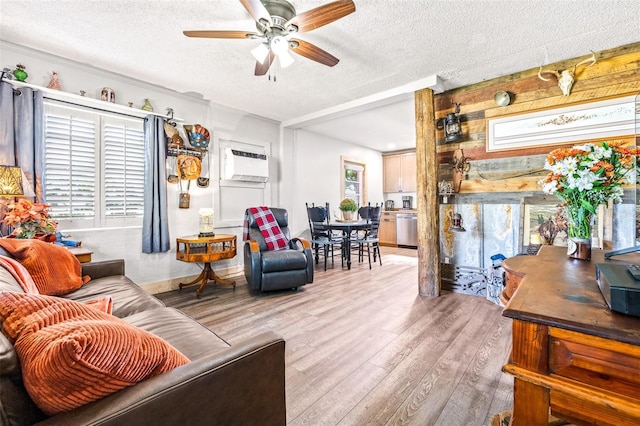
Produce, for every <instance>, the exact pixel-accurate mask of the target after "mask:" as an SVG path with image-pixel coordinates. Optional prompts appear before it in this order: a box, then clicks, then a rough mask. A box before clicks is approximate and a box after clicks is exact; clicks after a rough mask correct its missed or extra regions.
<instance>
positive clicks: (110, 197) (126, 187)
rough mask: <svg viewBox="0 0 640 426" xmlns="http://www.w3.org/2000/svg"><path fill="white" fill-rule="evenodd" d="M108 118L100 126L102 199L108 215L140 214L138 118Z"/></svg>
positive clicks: (141, 139)
mask: <svg viewBox="0 0 640 426" xmlns="http://www.w3.org/2000/svg"><path fill="white" fill-rule="evenodd" d="M121 121H122V122H121V123H117V122H115V120H111V121H110V122H107V123H106V124H105V125H104V127H103V141H104V201H105V214H106V216H107V218H109V217H124V216H142V212H143V208H144V193H143V190H144V175H143V172H144V134H143V131H142V125H141V123H139V122H129V121H124V120H121Z"/></svg>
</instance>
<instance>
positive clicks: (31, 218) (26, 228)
mask: <svg viewBox="0 0 640 426" xmlns="http://www.w3.org/2000/svg"><path fill="white" fill-rule="evenodd" d="M2 222H4V223H5V224H6V225H8V226H11V227H13V228H15V229H16V230H15V232H14V235H15V237H16V238H34V237H36V235H38V234H44V235H48V234H54V233H55V232H56V226H57V223H56V222H55V221H53V220H52V219H51V217H50V216H49V205H48V204H44V203H34V202H32V201H29V200H26V199H24V198H21V199H19V200H18V201H16V202H13V203H11V204H9V205H8V206H7V211H6V212H5V215H4V218H3V219H2Z"/></svg>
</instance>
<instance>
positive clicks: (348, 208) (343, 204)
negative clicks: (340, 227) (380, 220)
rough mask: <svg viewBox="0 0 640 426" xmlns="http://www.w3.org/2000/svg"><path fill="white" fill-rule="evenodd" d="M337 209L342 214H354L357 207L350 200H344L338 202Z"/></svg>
mask: <svg viewBox="0 0 640 426" xmlns="http://www.w3.org/2000/svg"><path fill="white" fill-rule="evenodd" d="M339 209H340V210H341V211H343V212H355V211H357V210H358V205H357V204H356V202H355V201H353V200H352V199H351V198H345V199H344V200H342V201H340V207H339Z"/></svg>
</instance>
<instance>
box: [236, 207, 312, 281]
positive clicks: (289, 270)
mask: <svg viewBox="0 0 640 426" xmlns="http://www.w3.org/2000/svg"><path fill="white" fill-rule="evenodd" d="M271 212H272V213H273V216H274V217H275V219H276V222H278V225H279V226H280V229H281V230H282V233H283V234H284V235H285V237H287V239H288V240H289V248H287V249H284V250H268V249H267V243H266V242H265V240H264V237H263V236H262V233H261V232H260V229H259V228H258V224H257V223H256V220H255V218H253V216H250V218H249V240H247V241H246V242H245V244H244V276H245V277H246V279H247V283H248V284H249V288H250V289H252V290H258V291H273V290H284V289H297V288H298V287H300V286H303V285H305V284H309V283H312V282H313V254H312V252H311V243H310V242H309V240H307V239H305V238H291V235H290V233H289V218H288V213H287V211H286V210H285V209H280V208H276V207H271Z"/></svg>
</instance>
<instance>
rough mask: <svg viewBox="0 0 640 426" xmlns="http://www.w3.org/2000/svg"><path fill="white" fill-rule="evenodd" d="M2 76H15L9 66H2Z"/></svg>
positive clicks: (9, 78) (10, 78) (10, 77)
mask: <svg viewBox="0 0 640 426" xmlns="http://www.w3.org/2000/svg"><path fill="white" fill-rule="evenodd" d="M2 78H6V79H7V80H13V79H14V78H15V76H14V75H13V73H12V72H11V68H9V67H4V68H3V69H2Z"/></svg>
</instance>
